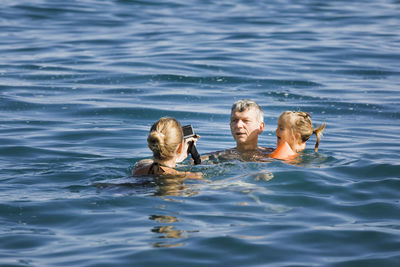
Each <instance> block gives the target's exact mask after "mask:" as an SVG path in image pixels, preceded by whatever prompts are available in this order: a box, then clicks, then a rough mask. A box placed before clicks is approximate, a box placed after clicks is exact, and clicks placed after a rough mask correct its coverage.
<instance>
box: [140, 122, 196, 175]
mask: <svg viewBox="0 0 400 267" xmlns="http://www.w3.org/2000/svg"><path fill="white" fill-rule="evenodd" d="M190 141H196V138H187V139H186V140H184V139H183V131H182V126H181V124H180V123H179V122H178V121H177V120H176V119H174V118H170V117H163V118H161V119H159V120H158V121H157V122H156V123H154V124H153V126H152V127H151V129H150V133H149V136H148V138H147V143H148V146H149V148H150V150H151V151H153V161H150V162H148V161H140V162H138V164H137V165H136V166H135V168H134V169H133V171H132V174H133V175H136V176H137V175H158V176H168V177H176V178H185V179H202V174H201V173H194V172H182V171H177V170H175V166H176V163H177V162H181V161H182V160H184V159H185V158H186V157H187V149H188V142H190Z"/></svg>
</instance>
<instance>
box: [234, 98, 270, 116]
mask: <svg viewBox="0 0 400 267" xmlns="http://www.w3.org/2000/svg"><path fill="white" fill-rule="evenodd" d="M251 108H254V109H255V110H256V112H257V120H258V122H263V121H264V112H263V110H262V108H261V106H260V105H259V104H257V103H256V102H255V101H253V100H250V99H242V100H239V101H236V102H235V103H233V105H232V109H231V116H232V114H233V112H236V111H238V112H243V111H246V110H249V109H251Z"/></svg>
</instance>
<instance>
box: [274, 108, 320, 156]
mask: <svg viewBox="0 0 400 267" xmlns="http://www.w3.org/2000/svg"><path fill="white" fill-rule="evenodd" d="M324 128H325V123H323V124H322V125H321V126H319V127H317V128H313V125H312V121H311V115H310V114H309V113H307V112H301V111H285V112H283V113H282V114H281V115H280V116H279V119H278V128H277V129H276V131H275V133H276V142H277V148H276V150H275V151H274V152H272V153H271V154H270V155H269V156H270V157H271V158H276V159H293V158H295V157H296V156H297V153H298V152H300V151H303V150H304V149H305V148H306V142H307V141H308V139H309V138H310V137H311V135H313V134H315V135H316V136H317V141H316V143H315V147H314V150H315V152H317V151H318V146H319V140H320V139H321V136H322V131H323V130H324Z"/></svg>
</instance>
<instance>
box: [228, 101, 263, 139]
mask: <svg viewBox="0 0 400 267" xmlns="http://www.w3.org/2000/svg"><path fill="white" fill-rule="evenodd" d="M263 129H264V123H263V122H259V121H258V120H257V111H256V110H255V109H254V108H249V109H247V110H244V111H243V112H239V111H235V112H233V113H232V114H231V133H232V136H233V138H234V139H235V141H236V144H237V145H249V144H257V139H258V135H259V134H260V133H261V132H262V130H263Z"/></svg>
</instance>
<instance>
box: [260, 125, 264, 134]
mask: <svg viewBox="0 0 400 267" xmlns="http://www.w3.org/2000/svg"><path fill="white" fill-rule="evenodd" d="M264 127H265V123H264V122H261V123H260V134H261V133H262V132H263V131H264Z"/></svg>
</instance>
